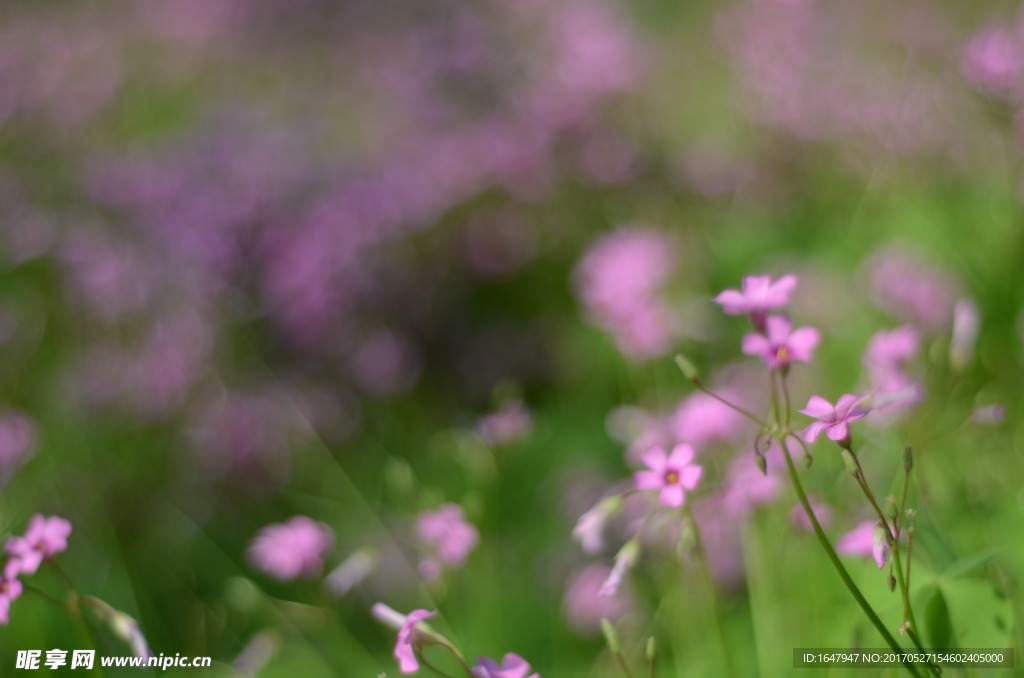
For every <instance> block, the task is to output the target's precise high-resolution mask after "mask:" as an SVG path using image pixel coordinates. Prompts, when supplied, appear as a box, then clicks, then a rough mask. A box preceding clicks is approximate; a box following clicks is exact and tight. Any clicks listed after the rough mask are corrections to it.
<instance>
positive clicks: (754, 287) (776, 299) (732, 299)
mask: <svg viewBox="0 0 1024 678" xmlns="http://www.w3.org/2000/svg"><path fill="white" fill-rule="evenodd" d="M796 283H797V280H796V276H795V275H784V276H782V277H781V278H779V279H778V280H776V281H775V282H774V283H773V282H772V279H771V276H767V275H748V276H747V277H746V278H744V279H743V290H742V291H739V290H725V291H724V292H722V293H721V294H719V295H718V296H717V297H715V299H714V302H715V303H716V304H718V305H719V306H721V307H722V310H723V311H724V312H726V313H728V314H729V315H748V316H750V322H752V323H753V324H754V327H755V328H757V330H758V331H759V332H763V331H764V329H765V316H766V315H767V313H768V311H770V310H772V309H773V308H779V307H780V306H785V305H786V304H788V303H789V293H790V292H792V291H793V288H794V287H796Z"/></svg>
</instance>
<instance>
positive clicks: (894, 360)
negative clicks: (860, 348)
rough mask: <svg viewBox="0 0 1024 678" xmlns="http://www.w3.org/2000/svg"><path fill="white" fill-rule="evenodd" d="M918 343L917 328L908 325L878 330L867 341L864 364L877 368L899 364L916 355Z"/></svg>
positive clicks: (870, 367) (869, 367)
mask: <svg viewBox="0 0 1024 678" xmlns="http://www.w3.org/2000/svg"><path fill="white" fill-rule="evenodd" d="M919 343H920V338H919V337H918V333H917V330H915V329H914V328H913V327H911V326H909V325H904V326H902V327H897V328H896V329H894V330H888V331H887V330H879V331H878V332H875V333H874V334H873V335H871V339H870V340H869V341H868V349H867V351H866V352H865V353H864V359H863V362H864V365H865V367H867V368H868V369H879V370H881V369H886V368H888V367H891V366H894V365H899V364H900V363H903V362H906V361H907V360H910V359H911V358H913V357H914V356H915V355H917V350H918V345H919Z"/></svg>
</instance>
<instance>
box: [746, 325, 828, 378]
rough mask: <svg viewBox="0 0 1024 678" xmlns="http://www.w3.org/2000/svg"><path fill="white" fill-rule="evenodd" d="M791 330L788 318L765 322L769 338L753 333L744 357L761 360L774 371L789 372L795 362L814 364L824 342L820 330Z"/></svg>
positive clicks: (747, 340) (748, 340)
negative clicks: (813, 354)
mask: <svg viewBox="0 0 1024 678" xmlns="http://www.w3.org/2000/svg"><path fill="white" fill-rule="evenodd" d="M791 327H792V326H791V324H790V322H789V318H787V317H786V316H782V315H773V316H771V317H770V318H768V319H767V320H766V321H765V334H757V333H750V334H747V335H745V336H744V337H743V353H745V354H746V355H756V356H760V357H761V359H762V360H764V362H765V364H766V365H767V366H768V368H769V369H772V370H778V369H785V368H787V367H789V364H790V363H791V362H793V361H794V360H795V361H797V362H802V363H806V362H810V361H811V357H812V356H811V354H812V353H813V352H814V349H815V348H816V347H817V346H818V342H819V341H820V340H821V337H820V335H819V334H818V330H816V329H814V328H813V327H801V328H798V329H796V330H793V331H790V330H791Z"/></svg>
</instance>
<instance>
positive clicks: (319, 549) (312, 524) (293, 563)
mask: <svg viewBox="0 0 1024 678" xmlns="http://www.w3.org/2000/svg"><path fill="white" fill-rule="evenodd" d="M333 545H334V532H333V531H332V530H331V528H330V527H328V526H327V525H325V524H324V523H320V522H317V521H315V520H313V519H312V518H307V517H305V516H295V517H294V518H292V519H291V520H289V521H288V522H287V523H274V524H273V525H267V526H266V527H264V528H263V529H262V530H260V532H259V534H257V535H256V537H255V538H254V539H253V540H252V544H251V545H250V546H249V560H250V561H251V562H252V563H253V565H255V566H256V567H257V568H259V569H261V570H263V571H264V572H266V573H267V574H269V575H270V576H272V577H274V578H275V579H280V580H281V581H287V580H289V579H295V578H296V577H300V576H307V577H308V576H312V575H315V574H316V573H318V572H319V571H320V568H321V567H323V556H324V553H325V552H326V551H327V550H328V549H330V548H331V547H332V546H333Z"/></svg>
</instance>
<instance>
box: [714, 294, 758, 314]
mask: <svg viewBox="0 0 1024 678" xmlns="http://www.w3.org/2000/svg"><path fill="white" fill-rule="evenodd" d="M714 302H715V303H716V304H718V305H719V306H721V307H722V311H723V312H725V313H728V314H729V315H741V314H743V313H746V312H747V311H748V309H749V308H750V305H749V304H748V303H747V299H746V297H744V296H743V295H742V294H740V293H739V292H738V291H736V290H725V291H724V292H722V293H721V294H719V295H718V296H717V297H715V299H714Z"/></svg>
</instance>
